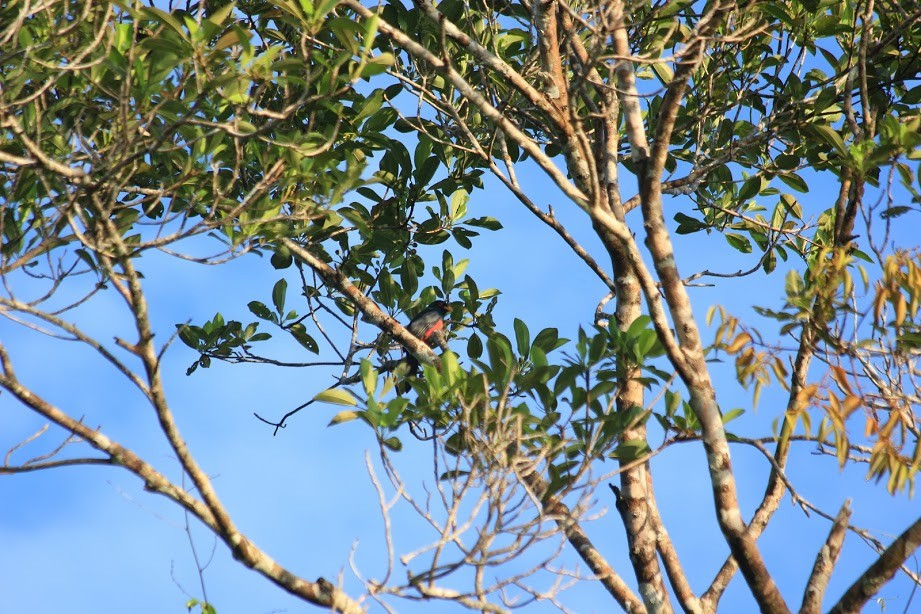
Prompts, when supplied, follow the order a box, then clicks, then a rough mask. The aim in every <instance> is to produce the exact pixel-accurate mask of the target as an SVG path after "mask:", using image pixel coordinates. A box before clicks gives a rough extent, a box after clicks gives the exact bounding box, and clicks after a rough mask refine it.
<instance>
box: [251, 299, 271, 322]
mask: <svg viewBox="0 0 921 614" xmlns="http://www.w3.org/2000/svg"><path fill="white" fill-rule="evenodd" d="M246 306H247V307H249V310H250V312H252V314H253V315H254V316H256V317H257V318H259V319H261V320H269V321H271V322H275V321H276V319H275V314H273V313H272V312H271V311H269V308H268V307H266V306H265V304H264V303H260V302H259V301H250V302H249V303H247V305H246Z"/></svg>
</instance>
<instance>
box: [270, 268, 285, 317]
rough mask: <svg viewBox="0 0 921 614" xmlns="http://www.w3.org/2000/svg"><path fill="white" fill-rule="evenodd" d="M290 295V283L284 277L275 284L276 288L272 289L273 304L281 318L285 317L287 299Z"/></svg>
mask: <svg viewBox="0 0 921 614" xmlns="http://www.w3.org/2000/svg"><path fill="white" fill-rule="evenodd" d="M287 294H288V282H287V280H285V278H284V277H282V278H281V279H279V280H278V281H277V282H275V287H274V288H272V303H273V304H274V305H275V311H277V312H278V315H279V316H283V315H284V312H285V297H286V296H287Z"/></svg>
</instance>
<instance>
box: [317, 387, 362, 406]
mask: <svg viewBox="0 0 921 614" xmlns="http://www.w3.org/2000/svg"><path fill="white" fill-rule="evenodd" d="M313 400H314V401H320V402H321V403H332V404H333V405H351V406H352V407H355V406H356V405H358V402H357V401H356V400H355V397H353V396H352V395H351V394H349V392H348V391H346V390H339V389H337V388H330V389H328V390H324V391H323V392H321V393H319V394H318V395H317V396H315V397H313Z"/></svg>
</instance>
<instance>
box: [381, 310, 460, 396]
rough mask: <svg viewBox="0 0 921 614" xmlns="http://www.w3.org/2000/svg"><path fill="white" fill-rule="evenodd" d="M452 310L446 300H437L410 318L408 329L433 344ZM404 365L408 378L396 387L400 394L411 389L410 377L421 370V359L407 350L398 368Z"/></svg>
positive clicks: (413, 334)
mask: <svg viewBox="0 0 921 614" xmlns="http://www.w3.org/2000/svg"><path fill="white" fill-rule="evenodd" d="M450 312H451V305H450V304H449V303H447V302H445V301H435V302H433V303H431V304H430V305H429V306H428V307H426V308H425V309H423V310H422V311H420V312H419V313H418V314H416V317H414V318H413V319H412V320H410V321H409V324H407V325H406V330H408V331H409V332H410V333H411V334H412V336H413V337H416V338H417V339H420V340H422V341H424V342H426V343H427V344H428V345H429V346H432V345H434V344H435V341H436V335H435V333H437V332H438V331H440V330H443V329H444V327H445V321H444V318H445V316H446V315H448V314H449V313H450ZM403 365H406V369H405V371H406V374H407V375H406V378H407V379H404V380H403V381H402V382H400V383H399V384H397V386H396V389H397V393H399V394H405V393H406V392H408V391H409V388H410V383H409V381H408V378H410V377H413V376H415V375H416V374H417V373H418V372H419V361H418V359H416V357H415V356H413V355H412V354H411V353H409V352H405V357H404V358H403V360H401V361H400V364H399V365H397V369H401V370H402V366H403ZM394 370H396V369H394Z"/></svg>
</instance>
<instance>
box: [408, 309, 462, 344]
mask: <svg viewBox="0 0 921 614" xmlns="http://www.w3.org/2000/svg"><path fill="white" fill-rule="evenodd" d="M449 311H451V305H449V304H448V303H446V302H444V301H435V302H434V303H432V304H431V305H429V306H428V307H426V308H425V309H423V310H422V311H421V312H419V315H417V316H416V317H415V318H413V319H412V320H411V321H410V323H409V324H407V325H406V328H407V329H408V330H409V332H411V333H412V334H413V335H414V336H415V337H418V338H419V339H422V340H423V341H425V342H426V343H427V342H428V341H429V340H430V339H431V337H432V335H434V334H435V333H436V332H437V331H439V330H442V329H443V328H444V327H445V322H444V317H445V315H447V314H448V312H449Z"/></svg>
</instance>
